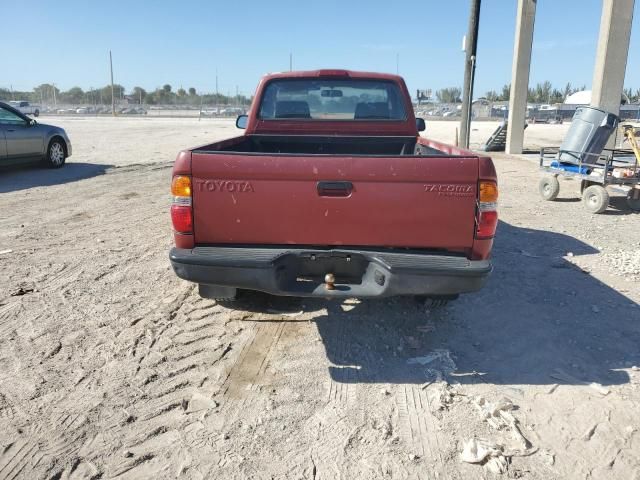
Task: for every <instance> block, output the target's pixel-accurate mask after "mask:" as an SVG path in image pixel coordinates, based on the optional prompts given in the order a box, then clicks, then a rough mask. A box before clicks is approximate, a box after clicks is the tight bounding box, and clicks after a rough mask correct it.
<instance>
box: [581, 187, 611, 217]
mask: <svg viewBox="0 0 640 480" xmlns="http://www.w3.org/2000/svg"><path fill="white" fill-rule="evenodd" d="M582 203H583V204H584V206H585V207H586V209H587V210H588V211H589V212H591V213H602V212H604V211H605V210H606V209H607V207H608V206H609V193H608V192H607V190H606V189H605V188H604V187H603V186H602V185H591V186H589V187H587V188H585V189H584V192H582Z"/></svg>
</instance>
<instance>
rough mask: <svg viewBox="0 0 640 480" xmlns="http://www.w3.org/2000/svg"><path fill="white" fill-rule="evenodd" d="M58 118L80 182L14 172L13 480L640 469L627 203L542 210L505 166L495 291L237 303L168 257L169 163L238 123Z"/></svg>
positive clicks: (3, 326)
mask: <svg viewBox="0 0 640 480" xmlns="http://www.w3.org/2000/svg"><path fill="white" fill-rule="evenodd" d="M60 120H61V121H59V122H58V123H60V124H61V125H63V126H64V127H65V128H67V129H68V132H69V135H70V137H71V139H72V141H73V144H74V155H73V157H72V158H71V159H69V163H68V164H67V165H66V166H65V167H64V168H63V169H61V170H56V171H51V170H46V169H39V168H28V169H13V170H8V171H2V172H0V212H1V214H0V271H1V272H2V275H0V479H3V480H4V479H47V480H54V479H58V480H63V479H64V480H66V479H97V478H102V479H107V478H118V479H145V478H154V479H169V478H185V479H205V478H206V479H208V478H224V479H245V478H252V479H272V478H273V479H316V480H319V479H325V480H327V479H377V478H381V479H382V478H384V479H387V478H388V479H415V480H417V479H421V480H427V479H434V478H439V479H476V478H525V479H603V478H611V479H613V478H616V479H618V478H620V479H636V480H637V479H640V369H639V368H638V367H640V306H639V304H640V283H639V281H640V235H639V232H640V215H638V214H634V213H632V212H630V211H629V210H627V209H626V208H625V205H624V202H623V201H622V199H620V198H614V199H613V200H612V206H611V208H610V209H609V210H608V211H607V212H606V214H603V215H599V216H592V215H590V214H588V213H587V212H586V211H585V209H584V208H583V207H582V205H581V203H580V202H579V201H576V199H577V195H576V193H575V192H576V190H577V185H576V184H575V182H574V183H572V182H563V183H562V191H561V195H560V198H559V200H558V201H556V202H553V203H546V202H543V201H542V200H541V199H540V198H539V196H538V194H537V181H538V178H539V175H538V172H537V170H536V165H535V163H534V162H532V161H529V160H527V159H524V158H513V157H507V156H504V155H498V156H496V165H497V169H498V172H499V178H500V186H501V199H500V215H501V221H500V225H499V229H498V235H497V239H496V243H495V248H494V263H495V270H494V273H493V275H492V277H491V279H490V281H489V283H488V285H487V287H486V288H485V289H483V290H482V291H481V292H478V293H476V294H470V295H465V296H461V297H460V299H459V300H457V301H456V302H453V303H451V304H450V305H449V306H447V307H445V308H439V309H429V308H427V306H426V305H424V304H421V303H419V302H417V301H416V300H414V299H409V298H395V299H384V300H367V301H364V300H363V301H357V300H348V301H344V302H339V301H325V300H321V299H313V300H300V299H289V298H275V297H269V296H266V295H262V294H248V295H245V296H244V297H241V298H240V299H239V301H238V302H237V303H236V304H235V305H234V306H233V307H232V308H230V307H229V306H228V305H218V304H216V302H214V301H210V300H203V299H200V298H199V297H198V295H197V292H196V290H195V289H194V286H193V285H190V284H188V283H187V282H184V281H182V280H179V279H178V278H176V277H175V275H174V274H173V272H172V271H171V267H170V265H169V262H168V255H167V253H168V249H169V248H170V246H171V242H172V235H171V227H170V221H169V216H168V208H169V202H170V198H169V191H168V190H169V183H170V176H171V170H170V167H171V161H172V160H173V158H175V154H176V152H177V151H178V150H179V149H181V148H185V147H189V146H193V145H197V144H199V143H205V142H208V141H210V140H214V139H217V138H222V137H227V136H230V135H232V134H235V133H234V132H235V131H236V130H235V129H234V128H233V125H232V123H231V122H225V121H222V122H220V121H211V120H208V121H203V122H200V123H198V122H197V121H196V120H181V119H178V120H169V119H131V120H129V119H118V120H114V119H97V120H96V119H75V118H74V119H60ZM43 121H46V120H45V119H43ZM434 123H435V122H434ZM442 124H447V125H442ZM479 125H480V126H479V127H478V128H479V130H478V132H473V134H474V135H480V133H481V132H480V129H487V131H490V130H491V129H492V126H491V125H490V124H489V125H483V124H479ZM452 127H453V129H455V124H454V123H452V122H441V124H440V123H439V124H435V125H432V127H431V128H432V132H433V136H435V137H439V138H440V139H442V140H445V141H450V139H448V138H447V135H449V134H450V133H451V131H452V130H451V128H452ZM538 127H540V129H539V130H538ZM474 128H476V127H475V125H474ZM564 128H566V126H553V125H549V126H548V125H535V126H532V127H531V128H530V129H528V134H527V135H530V137H528V138H529V143H535V142H540V143H542V144H554V143H555V144H557V143H559V140H560V139H561V137H562V133H561V129H564ZM547 134H548V135H547ZM552 134H553V135H552ZM472 140H473V137H472ZM9 250H10V251H9ZM473 439H475V447H477V448H476V451H475V452H472V451H469V450H468V448H467V451H465V447H470V446H474V444H473V442H474V440H473ZM470 441H471V445H470V444H469V442H470ZM483 449H484V452H483V451H482V450H483ZM463 451H464V452H465V458H466V457H473V456H474V455H473V454H474V453H478V451H480V453H481V456H483V455H486V454H487V452H488V455H489V456H488V457H487V458H485V460H484V461H483V462H481V463H477V464H473V463H466V462H463V461H462V460H461V453H462V452H463ZM499 470H504V473H501V474H500V473H495V471H499Z"/></svg>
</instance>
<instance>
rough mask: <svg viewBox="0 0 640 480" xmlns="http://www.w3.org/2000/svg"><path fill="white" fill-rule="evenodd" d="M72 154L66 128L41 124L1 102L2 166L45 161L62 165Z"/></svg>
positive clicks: (0, 161)
mask: <svg viewBox="0 0 640 480" xmlns="http://www.w3.org/2000/svg"><path fill="white" fill-rule="evenodd" d="M70 156H71V142H70V141H69V137H68V136H67V133H66V132H65V131H64V129H63V128H60V127H54V126H53V125H45V124H43V123H38V122H36V121H35V120H34V119H32V118H29V117H27V116H26V115H24V114H23V113H21V112H20V111H19V110H16V109H15V108H13V107H11V106H10V105H8V104H6V103H3V102H0V166H4V165H17V164H20V163H31V162H44V163H45V164H46V165H48V166H49V167H51V168H60V167H62V166H63V165H64V163H65V160H66V159H67V157H70Z"/></svg>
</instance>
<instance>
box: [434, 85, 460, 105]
mask: <svg viewBox="0 0 640 480" xmlns="http://www.w3.org/2000/svg"><path fill="white" fill-rule="evenodd" d="M461 94H462V89H461V88H459V87H448V88H442V89H440V90H437V91H436V98H437V99H438V101H439V102H440V103H459V102H461V101H462V100H461V99H460V95H461Z"/></svg>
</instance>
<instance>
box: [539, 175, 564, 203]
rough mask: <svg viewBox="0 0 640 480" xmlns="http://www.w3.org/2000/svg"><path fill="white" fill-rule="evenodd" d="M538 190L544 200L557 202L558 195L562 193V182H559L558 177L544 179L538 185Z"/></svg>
mask: <svg viewBox="0 0 640 480" xmlns="http://www.w3.org/2000/svg"><path fill="white" fill-rule="evenodd" d="M538 190H539V191H540V195H541V196H542V198H544V199H545V200H548V201H551V200H555V199H556V197H557V196H558V193H560V182H559V181H558V177H550V176H547V177H542V178H541V179H540V182H539V183H538Z"/></svg>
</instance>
